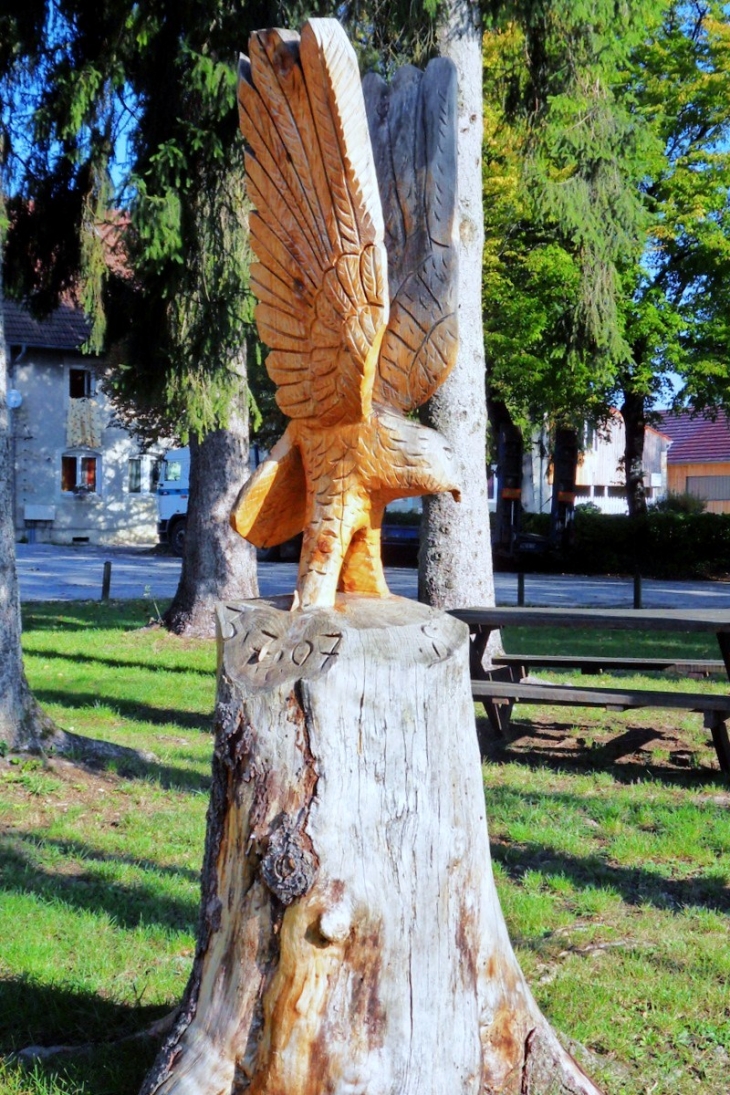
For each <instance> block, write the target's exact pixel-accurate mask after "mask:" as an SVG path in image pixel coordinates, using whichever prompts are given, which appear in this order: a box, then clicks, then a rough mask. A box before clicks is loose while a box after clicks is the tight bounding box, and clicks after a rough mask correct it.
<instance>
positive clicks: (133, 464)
mask: <svg viewBox="0 0 730 1095" xmlns="http://www.w3.org/2000/svg"><path fill="white" fill-rule="evenodd" d="M127 471H128V473H129V487H128V490H129V493H130V494H139V493H140V492H141V490H142V458H141V457H140V456H133V457H132V459H131V460H129V461H128V463H127Z"/></svg>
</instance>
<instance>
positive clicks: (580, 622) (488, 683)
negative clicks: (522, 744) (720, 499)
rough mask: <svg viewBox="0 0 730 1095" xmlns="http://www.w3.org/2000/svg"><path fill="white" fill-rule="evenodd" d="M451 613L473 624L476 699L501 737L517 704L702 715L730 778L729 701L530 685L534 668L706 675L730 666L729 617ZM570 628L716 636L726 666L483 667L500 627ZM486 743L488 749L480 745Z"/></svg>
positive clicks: (702, 662)
mask: <svg viewBox="0 0 730 1095" xmlns="http://www.w3.org/2000/svg"><path fill="white" fill-rule="evenodd" d="M453 615H454V616H457V617H458V618H459V619H462V620H464V621H465V622H466V623H468V624H469V628H470V632H471V637H472V646H471V677H472V695H473V697H474V699H475V700H477V701H480V702H481V703H483V704H484V709H485V711H486V714H487V717H488V719H489V722H490V724H491V726H492V727H493V729H494V730H495V731H496V732H497V733H500V734H504V733H505V732H506V730H507V728H508V726H509V721H510V718H511V714H512V709H513V706H514V704H515V703H532V704H545V705H549V706H570V707H604V708H607V709H609V710H614V711H627V710H635V709H640V708H646V707H653V708H664V709H681V710H685V711H697V712H699V713H701V714H702V715H703V718H704V725H705V727H706V728H707V729H709V730H710V732H711V734H712V741H713V744H714V746H715V750H716V752H717V756H718V760H719V762H720V767H721V769H722V771H723V773H724V774H725V775H726V776H729V777H730V738H729V737H728V730H727V720H728V719H730V695H719V694H716V693H713V694H707V693H704V694H701V693H695V692H672V691H669V690H660V689H631V688H599V687H592V686H590V685H585V686H583V685H572V684H549V683H547V682H543V681H536V680H530V679H529V677H528V674H529V668H530V666H540V667H542V668H549V669H553V670H555V669H558V670H560V669H569V668H577V669H580V670H581V672H582V673H596V672H601V671H602V670H612V671H613V670H617V671H618V670H628V671H631V670H634V671H636V672H639V671H644V672H647V671H654V670H665V669H668V668H675V669H679V670H680V671H686V672H699V673H702V674H703V675H706V674H708V673H711V672H718V671H724V672H725V674H726V677H727V675H728V667H729V666H730V613H728V612H727V611H720V612H702V613H697V612H687V611H682V610H675V611H672V610H669V611H666V610H634V611H628V612H623V611H620V610H602V609H601V610H593V609H566V610H564V609H526V608H513V607H506V608H494V609H492V608H486V609H474V608H470V609H457V610H454V611H453ZM508 626H528V627H536V626H537V627H540V626H542V627H546V626H550V627H569V628H590V629H594V630H604V629H607V630H647V631H650V630H653V629H656V630H659V631H675V632H682V631H689V632H697V631H705V632H708V631H711V632H713V633H714V634H715V635H716V637H717V640H718V643H719V646H720V652H721V653H722V655H723V658H722V661H720V660H712V659H675V658H610V657H603V656H601V655H591V656H583V655H548V654H545V655H522V654H499V655H496V656H495V657H494V658H493V660H492V664H491V666H489V667H488V668H485V667H484V659H485V654H486V650H487V644H488V641H489V637H490V635H491V633H492V632H493V631H494V630H496V629H498V628H502V627H508ZM482 744H483V743H482Z"/></svg>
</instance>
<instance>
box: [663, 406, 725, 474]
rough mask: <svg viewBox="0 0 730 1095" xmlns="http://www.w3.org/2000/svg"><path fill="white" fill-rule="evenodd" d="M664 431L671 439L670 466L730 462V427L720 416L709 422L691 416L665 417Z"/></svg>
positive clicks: (668, 414) (706, 419) (668, 455)
mask: <svg viewBox="0 0 730 1095" xmlns="http://www.w3.org/2000/svg"><path fill="white" fill-rule="evenodd" d="M661 428H662V431H663V432H664V433H666V434H667V435H668V436H669V437H671V439H672V444H671V445H670V447H669V452H668V453H667V462H668V463H669V464H704V463H708V464H709V463H719V462H725V461H730V423H728V420H727V418H726V417H725V415H723V414H720V415H718V417H717V418H716V419H715V421H714V422H713V421H712V419H710V418H705V417H703V416H702V415H697V417H696V418H693V417H692V416H691V415H690V414H689V413H688V412H686V411H685V412H683V413H682V414H670V413H666V414H663V415H662V426H661Z"/></svg>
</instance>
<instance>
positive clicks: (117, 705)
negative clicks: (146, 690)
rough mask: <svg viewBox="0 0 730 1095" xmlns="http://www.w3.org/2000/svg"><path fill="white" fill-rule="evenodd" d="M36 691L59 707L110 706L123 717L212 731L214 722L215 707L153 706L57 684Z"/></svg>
mask: <svg viewBox="0 0 730 1095" xmlns="http://www.w3.org/2000/svg"><path fill="white" fill-rule="evenodd" d="M33 695H34V696H35V698H36V699H37V700H38V702H39V703H40V704H41V705H45V704H50V703H55V704H58V706H59V707H67V708H71V709H77V708H79V707H82V708H94V707H97V706H103V707H110V708H112V710H114V711H116V712H117V713H118V714H119V715H120V716H121V717H122V718H125V719H132V720H134V721H135V722H146V723H151V724H152V725H154V726H168V725H173V726H179V727H181V728H183V729H185V730H203V731H209V730H210V728H211V725H212V722H213V711H212V710H211V712H210V714H207V715H203V714H200V713H198V712H196V711H180V710H179V709H176V708H172V707H151V706H150V704H147V703H139V702H138V701H136V700H125V699H122V698H121V697H119V696H96V695H94V694H93V693H92V692H68V691H65V690H63V689H55V688H37V689H35V690H34V692H33Z"/></svg>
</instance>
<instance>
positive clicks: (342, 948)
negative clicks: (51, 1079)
mask: <svg viewBox="0 0 730 1095" xmlns="http://www.w3.org/2000/svg"><path fill="white" fill-rule="evenodd" d="M287 604H288V599H286V598H275V599H274V600H272V601H257V602H249V603H247V604H244V605H243V606H241V607H236V608H221V609H220V610H219V613H218V616H219V630H220V635H221V638H220V661H219V688H218V702H217V711H216V744H215V756H214V762H213V786H212V794H211V802H210V808H209V815H208V835H207V841H206V853H205V862H204V868H203V894H202V912H201V924H200V930H199V938H198V947H197V953H196V958H195V963H194V967H193V972H192V975H191V978H190V982H189V984H188V988H187V991H186V995H185V998H184V1001H183V1004H182V1007H181V1011H180V1016H179V1019H178V1022H177V1024H176V1027H175V1029H174V1030H173V1032H172V1034H171V1036H170V1038H169V1039H168V1041H167V1043H166V1045H165V1046H164V1047H163V1049H162V1051H161V1053H160V1055H159V1057H158V1060H157V1062H156V1063H155V1066H154V1067H153V1069H152V1071H151V1073H150V1074H149V1076H148V1078H147V1080H146V1082H145V1085H144V1087H143V1092H144V1093H145V1095H151V1093H153V1092H155V1093H158V1092H159V1093H163V1092H164V1093H165V1095H172V1093H175V1095H183V1093H188V1092H189V1093H193V1092H195V1093H196V1095H207V1093H210V1095H213V1093H216V1095H218V1093H220V1092H231V1093H236V1095H238V1093H243V1092H247V1093H250V1095H325V1093H330V1095H446V1093H448V1095H456V1093H473V1095H487V1093H494V1095H496V1093H498V1092H499V1093H500V1095H538V1093H539V1095H548V1093H551V1095H552V1093H553V1092H555V1093H558V1092H560V1093H572V1095H597V1092H598V1089H597V1088H596V1087H595V1086H594V1085H593V1084H592V1083H591V1081H590V1080H588V1079H587V1078H586V1077H585V1075H584V1074H583V1073H582V1071H581V1070H580V1069H579V1067H578V1066H577V1065H576V1063H575V1062H574V1061H573V1059H572V1058H571V1057H570V1056H569V1055H568V1054H567V1053H566V1052H565V1051H564V1050H563V1049H562V1048H561V1046H560V1045H559V1043H558V1041H557V1039H556V1038H555V1036H554V1034H553V1033H552V1031H551V1029H550V1027H549V1026H548V1024H547V1022H546V1021H545V1019H544V1018H543V1017H542V1015H541V1013H540V1012H539V1010H538V1008H537V1005H536V1004H535V1002H534V1000H533V998H532V996H531V994H530V992H529V989H528V988H527V985H526V984H525V981H524V978H523V976H522V974H521V972H520V969H519V967H518V965H517V961H516V959H515V956H514V953H513V951H512V948H511V945H510V943H509V939H508V936H507V930H506V927H505V923H504V920H503V917H502V913H501V910H500V907H499V903H498V900H497V896H496V891H495V888H494V882H493V878H492V872H491V865H490V856H489V844H488V838H487V827H486V818H485V804H484V793H483V787H482V781H481V776H480V761H479V754H478V749H477V742H476V734H475V729H474V713H473V704H472V699H471V688H470V681H469V670H468V665H469V660H468V631H467V628H466V627H465V626H464V625H463V624H462V623H460V622H459V621H457V620H455V619H453V618H452V617H450V616H446V615H443V614H441V613H439V612H437V611H435V610H434V609H431V608H428V607H427V606H425V605H421V604H417V603H415V602H413V601H406V600H403V599H400V598H390V599H387V600H382V599H375V598H367V597H353V596H350V597H346V598H340V599H338V603H337V605H336V606H335V608H334V609H322V610H312V611H309V612H306V613H299V614H294V615H292V614H290V613H288V612H285V611H282V609H284V608H285V607H287Z"/></svg>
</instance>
